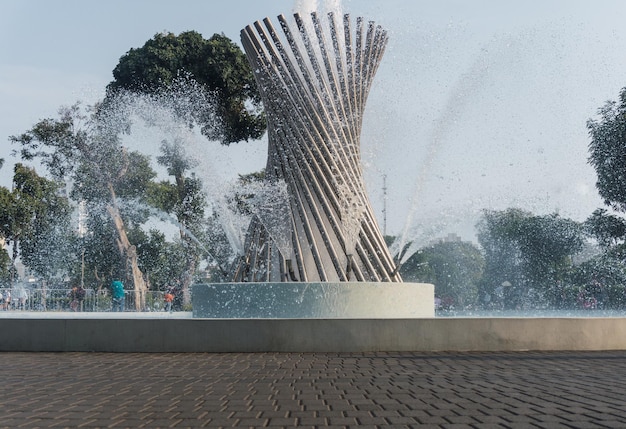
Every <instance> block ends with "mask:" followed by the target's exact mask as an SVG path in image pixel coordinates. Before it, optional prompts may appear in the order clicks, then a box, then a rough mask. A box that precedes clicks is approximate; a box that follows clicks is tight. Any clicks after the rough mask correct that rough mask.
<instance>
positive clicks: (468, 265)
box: [400, 241, 485, 308]
mask: <svg viewBox="0 0 626 429" xmlns="http://www.w3.org/2000/svg"><path fill="white" fill-rule="evenodd" d="M484 265H485V260H484V258H483V256H482V254H481V253H480V249H478V247H476V246H475V245H473V244H472V243H469V242H465V241H440V242H437V243H435V244H433V245H430V246H427V247H424V248H422V249H420V250H418V251H417V252H416V253H414V254H413V255H412V256H411V257H410V258H409V259H408V260H407V261H406V262H405V263H404V264H403V265H402V266H401V267H400V274H401V275H402V278H403V279H404V280H405V281H415V282H426V283H433V284H434V285H435V296H436V297H438V298H440V299H441V300H442V303H443V304H444V305H445V306H454V307H458V308H464V307H468V306H471V305H473V304H474V303H475V302H476V299H477V297H478V283H479V281H480V279H481V278H482V274H483V269H484Z"/></svg>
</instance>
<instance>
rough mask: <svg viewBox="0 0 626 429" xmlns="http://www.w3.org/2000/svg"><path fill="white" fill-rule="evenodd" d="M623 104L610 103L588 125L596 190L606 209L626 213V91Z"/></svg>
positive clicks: (621, 94) (624, 89)
mask: <svg viewBox="0 0 626 429" xmlns="http://www.w3.org/2000/svg"><path fill="white" fill-rule="evenodd" d="M619 98H620V101H619V103H616V102H615V101H609V102H607V103H606V104H605V105H604V106H603V107H602V108H600V109H599V111H598V114H599V115H600V118H599V119H598V120H592V119H590V120H589V121H587V129H588V130H589V135H590V137H591V143H590V144H589V163H590V164H591V165H592V166H593V167H594V169H595V170H596V174H597V176H598V179H597V181H596V187H597V188H598V192H599V193H600V196H601V197H602V198H604V202H605V204H606V205H608V206H610V207H612V208H614V209H615V210H617V211H620V212H624V211H626V174H625V173H626V88H623V89H622V91H621V92H620V97H619Z"/></svg>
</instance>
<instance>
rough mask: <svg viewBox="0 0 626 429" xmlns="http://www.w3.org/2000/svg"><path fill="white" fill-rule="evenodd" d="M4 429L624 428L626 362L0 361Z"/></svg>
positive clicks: (5, 357) (602, 355)
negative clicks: (242, 428)
mask: <svg viewBox="0 0 626 429" xmlns="http://www.w3.org/2000/svg"><path fill="white" fill-rule="evenodd" d="M0 371H1V374H2V380H1V384H2V387H1V388H0V427H2V428H18V427H24V428H44V427H45V428H48V427H68V428H78V427H85V428H92V427H102V428H105V427H106V428H108V427H129V428H140V427H146V428H157V427H163V428H165V427H176V428H185V427H191V428H193V427H213V428H217V427H254V428H256V427H271V428H277V427H336V428H340V427H343V428H351V427H370V428H376V427H380V428H382V427H385V428H387V427H396V428H401V427H403V428H406V427H419V428H441V429H443V428H450V429H452V428H455V429H460V428H475V429H482V428H486V429H487V428H625V427H626V352H625V351H615V352H607V351H601V352H507V353H485V352H481V353H406V352H403V353H356V354H355V353H307V354H302V353H217V354H213V353H211V354H209V353H185V354H163V353H14V352H7V353H0Z"/></svg>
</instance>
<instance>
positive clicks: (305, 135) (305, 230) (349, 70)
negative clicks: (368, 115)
mask: <svg viewBox="0 0 626 429" xmlns="http://www.w3.org/2000/svg"><path fill="white" fill-rule="evenodd" d="M294 19H295V25H290V23H289V22H288V20H287V18H286V17H285V16H284V15H280V16H279V17H278V21H279V23H280V27H281V29H282V34H281V33H279V31H278V30H277V28H276V27H274V25H273V24H272V22H271V21H270V20H269V19H267V18H266V19H264V20H263V22H259V21H257V22H255V23H254V24H253V25H249V26H247V27H246V28H244V29H243V30H242V32H241V40H242V44H243V46H244V49H245V51H246V55H247V57H248V60H249V62H250V64H251V66H252V69H253V70H254V72H255V77H256V80H257V83H258V86H259V88H260V92H261V97H262V98H263V104H264V106H265V110H266V114H267V120H268V159H267V166H266V169H265V171H266V177H265V181H266V183H267V186H269V187H270V188H274V189H282V190H283V192H282V193H281V192H270V193H268V194H273V195H274V196H276V195H279V196H280V198H279V199H278V201H277V199H276V198H271V199H267V200H271V203H270V204H264V203H263V202H262V203H261V204H260V205H259V206H260V208H259V209H258V210H256V211H255V212H254V214H253V217H252V222H251V224H250V227H249V229H248V232H247V235H246V240H245V245H244V250H243V254H242V255H241V256H240V258H239V260H238V261H236V263H235V266H234V268H233V274H232V283H227V284H210V285H195V286H194V289H193V309H194V310H193V311H194V317H218V318H223V317H235V318H246V317H248V318H259V317H268V318H297V317H324V318H329V317H337V318H350V317H352V318H356V317H379V318H394V317H395V318H406V317H433V316H434V286H433V285H430V284H415V283H404V282H402V279H401V277H400V275H399V274H398V270H397V267H396V264H395V262H394V260H393V258H392V256H391V254H390V252H389V250H388V248H387V245H386V244H385V241H384V238H383V236H382V233H381V231H380V229H379V227H378V225H377V222H376V219H375V216H374V214H373V210H372V208H371V206H370V202H369V200H368V196H367V192H366V190H365V185H364V182H363V177H362V167H361V164H360V162H361V159H360V144H359V138H360V134H361V125H362V118H363V111H364V109H365V103H366V100H367V96H368V94H369V91H370V87H371V85H372V82H373V78H374V75H375V73H376V70H377V68H378V65H379V63H380V61H381V58H382V56H383V53H384V50H385V46H386V44H387V38H388V36H387V32H386V31H385V30H384V29H383V28H382V27H380V26H378V25H376V24H375V23H374V22H368V23H366V22H365V21H364V20H363V19H362V18H357V19H356V22H353V21H352V20H351V18H350V15H348V14H346V15H344V16H343V17H342V19H339V20H338V19H337V18H336V17H335V14H334V13H333V12H329V13H328V16H327V19H322V18H320V17H319V16H318V14H317V13H316V12H312V13H311V14H310V15H309V16H308V17H306V16H301V15H300V14H299V13H296V14H294ZM261 200H263V198H261Z"/></svg>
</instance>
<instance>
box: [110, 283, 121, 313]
mask: <svg viewBox="0 0 626 429" xmlns="http://www.w3.org/2000/svg"><path fill="white" fill-rule="evenodd" d="M111 296H112V297H113V311H124V283H122V281H121V280H118V279H115V280H113V281H112V282H111Z"/></svg>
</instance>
